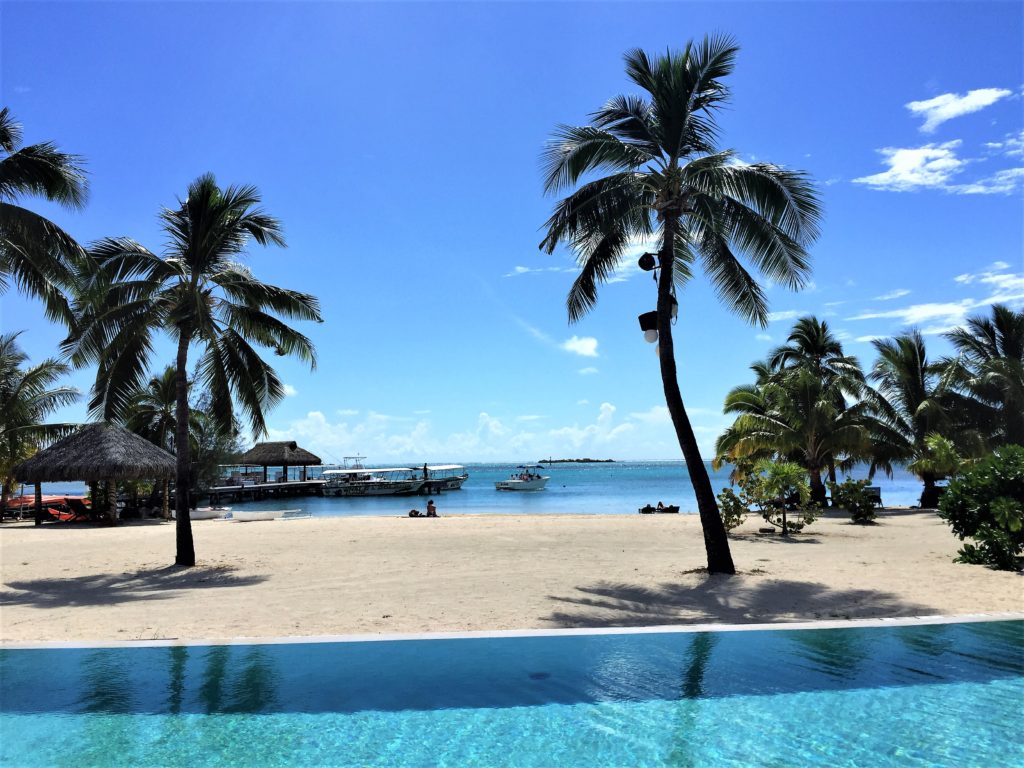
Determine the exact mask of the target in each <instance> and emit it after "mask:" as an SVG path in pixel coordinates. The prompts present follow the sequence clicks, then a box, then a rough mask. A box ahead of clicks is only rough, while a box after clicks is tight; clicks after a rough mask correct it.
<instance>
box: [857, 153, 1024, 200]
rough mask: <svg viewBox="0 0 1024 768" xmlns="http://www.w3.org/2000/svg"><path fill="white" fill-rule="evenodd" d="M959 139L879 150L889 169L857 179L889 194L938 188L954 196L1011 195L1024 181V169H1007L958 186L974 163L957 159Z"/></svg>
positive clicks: (858, 182) (860, 182)
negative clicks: (965, 172) (962, 174)
mask: <svg viewBox="0 0 1024 768" xmlns="http://www.w3.org/2000/svg"><path fill="white" fill-rule="evenodd" d="M961 143H962V142H961V141H960V140H959V139H955V140H953V141H947V142H945V143H943V144H925V145H924V146H923V147H906V148H900V149H897V148H894V147H885V148H884V149H880V150H878V152H879V154H881V155H882V162H883V163H885V164H886V165H888V166H889V167H888V169H887V170H885V171H882V172H881V173H875V174H872V175H870V176H861V177H860V178H856V179H854V180H853V182H854V183H855V184H865V185H867V186H869V187H871V188H872V189H877V190H883V191H888V192H915V191H918V190H922V189H934V190H939V191H942V192H946V193H949V194H954V195H1008V194H1011V193H1012V192H1014V191H1015V190H1016V189H1017V188H1018V187H1020V186H1021V182H1022V181H1024V168H1004V169H1002V170H999V171H996V172H995V173H993V174H991V175H989V176H985V177H983V178H980V179H976V180H974V181H970V182H965V183H954V180H955V178H956V177H957V176H959V175H960V174H961V173H962V172H963V170H964V169H965V168H966V167H967V166H968V165H970V164H971V163H972V162H975V161H973V160H969V159H962V158H960V157H957V153H956V150H957V148H958V147H959V146H960V145H961Z"/></svg>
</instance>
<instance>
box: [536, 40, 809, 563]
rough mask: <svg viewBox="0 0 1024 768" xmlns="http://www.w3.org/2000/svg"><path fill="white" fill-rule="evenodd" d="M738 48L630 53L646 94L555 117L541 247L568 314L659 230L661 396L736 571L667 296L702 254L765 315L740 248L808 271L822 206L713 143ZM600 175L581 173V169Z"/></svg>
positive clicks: (713, 543) (750, 310) (703, 510)
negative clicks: (566, 260)
mask: <svg viewBox="0 0 1024 768" xmlns="http://www.w3.org/2000/svg"><path fill="white" fill-rule="evenodd" d="M737 51H738V48H737V46H736V45H735V44H734V43H733V41H732V40H731V39H729V38H727V37H710V38H708V37H706V38H705V39H704V40H703V41H702V42H701V43H699V44H694V43H692V42H691V43H688V44H687V45H686V48H685V49H684V50H683V51H682V52H668V53H666V54H664V55H662V56H657V57H653V58H652V57H650V56H648V54H646V53H645V52H643V51H640V50H634V51H630V52H629V53H627V54H626V56H625V60H626V74H627V75H628V76H629V78H630V79H631V80H632V81H633V83H635V84H636V85H637V86H638V87H640V88H641V89H642V90H643V91H645V92H646V98H643V97H639V96H616V97H614V98H613V99H612V100H611V101H609V102H608V103H607V104H605V105H604V106H603V107H601V108H600V109H599V110H597V111H596V112H594V113H593V114H592V115H591V117H592V120H591V124H590V125H586V126H564V125H563V126H561V127H559V128H558V129H557V131H556V134H555V139H554V140H553V142H552V143H551V144H550V146H549V147H548V149H547V151H546V153H545V162H546V174H545V181H544V186H545V190H546V191H547V192H548V193H557V192H559V191H561V190H564V189H566V188H570V187H573V186H576V185H579V186H578V187H577V188H576V190H575V191H574V192H572V193H571V194H569V195H568V196H567V197H565V198H564V199H562V200H561V201H559V202H558V203H557V205H556V206H555V210H554V213H553V214H552V215H551V217H550V218H549V219H548V221H547V222H546V224H545V227H546V230H547V233H546V236H545V237H544V240H543V241H542V243H541V248H542V249H543V250H545V251H547V252H548V253H551V252H553V251H554V249H555V248H556V247H557V245H558V244H559V243H565V244H566V245H568V246H569V248H571V249H572V251H573V252H574V253H575V255H576V257H577V260H578V261H579V264H580V274H579V276H578V277H577V278H576V281H575V282H574V284H573V286H572V288H571V290H570V291H569V295H568V298H567V300H566V305H567V309H568V313H569V320H570V322H575V321H577V320H579V319H580V318H581V317H582V316H583V315H585V314H586V313H587V312H588V311H589V310H590V309H592V308H593V306H594V305H595V303H596V302H597V288H598V285H599V284H601V283H604V282H606V281H607V280H608V278H609V277H610V276H611V275H612V273H613V272H614V271H615V269H616V268H617V267H618V266H619V265H620V264H621V262H622V259H623V258H624V257H625V255H626V253H627V251H628V249H629V248H630V247H631V246H632V245H633V244H634V243H635V242H637V241H638V240H639V241H644V242H646V241H649V240H651V239H653V238H655V237H656V238H658V240H659V241H660V244H659V250H658V253H657V264H656V268H657V269H660V275H659V276H658V279H657V286H658V288H657V294H658V297H657V331H658V337H659V358H660V368H661V379H662V385H663V388H664V392H665V401H666V404H667V406H668V410H669V414H670V415H671V418H672V424H673V426H674V428H675V431H676V437H677V439H678V441H679V446H680V448H681V450H682V453H683V457H684V458H685V460H686V466H687V470H688V472H689V476H690V480H691V482H692V483H693V488H694V492H695V495H696V497H697V506H698V509H699V511H700V519H701V525H702V527H703V529H704V542H705V546H706V549H707V554H708V570H709V571H710V572H711V573H735V567H734V566H733V562H732V555H731V554H730V552H729V543H728V539H727V538H726V533H725V527H724V526H723V525H722V520H721V517H720V515H719V513H718V505H717V503H716V501H715V496H714V492H713V491H712V489H711V482H710V480H709V478H708V473H707V468H706V467H705V466H704V462H703V461H702V460H701V456H700V450H699V448H698V446H697V440H696V438H695V437H694V433H693V428H692V426H691V425H690V421H689V419H688V418H687V415H686V409H685V408H684V405H683V399H682V396H681V394H680V391H679V382H678V379H677V374H676V362H675V350H674V346H673V341H672V327H671V326H672V315H673V312H672V307H673V305H674V302H675V301H676V299H675V296H674V294H675V293H676V291H677V289H680V288H682V287H683V286H684V285H685V284H686V283H687V282H688V281H689V280H690V279H691V277H692V276H693V273H694V269H695V267H696V265H697V264H698V262H699V263H700V264H701V265H702V266H703V268H704V270H705V272H706V273H707V275H708V277H709V279H710V280H711V282H712V283H713V285H714V286H715V288H716V290H717V292H718V294H719V296H720V297H721V299H722V300H723V302H724V303H725V304H726V305H727V306H728V307H729V308H730V309H732V310H734V311H736V312H738V313H739V314H741V315H742V316H743V317H745V318H746V319H748V320H750V321H751V322H753V323H756V324H759V325H762V326H763V325H764V324H765V323H766V322H767V318H768V307H767V301H766V298H765V295H764V291H763V290H762V289H761V287H760V286H759V285H758V283H757V282H756V280H755V279H754V277H753V276H751V274H750V273H749V272H748V271H747V269H746V267H745V266H744V265H743V263H741V261H740V259H739V258H737V255H736V254H737V253H738V252H743V253H745V254H746V256H747V258H748V259H749V261H750V263H751V264H752V265H753V266H754V267H755V268H756V269H757V270H759V271H760V272H761V273H762V274H763V275H765V276H767V277H768V278H769V279H771V280H773V281H775V282H778V283H782V284H784V285H786V286H788V287H790V288H793V289H796V288H800V287H801V286H803V285H804V284H805V282H806V280H807V276H808V274H809V271H810V267H809V256H808V253H807V250H806V248H807V246H808V245H809V244H810V243H811V242H812V241H813V240H814V239H815V238H816V237H817V234H818V222H819V218H820V213H821V212H820V208H819V203H818V198H817V196H816V193H815V191H814V188H813V186H812V185H811V183H810V181H809V180H808V178H807V177H806V176H805V175H804V174H802V173H799V172H794V171H789V170H786V169H784V168H781V167H779V166H776V165H771V164H768V163H754V164H746V163H742V162H739V161H738V159H737V157H736V155H735V153H733V152H732V151H731V150H723V149H720V148H719V147H718V135H719V128H718V125H717V122H716V114H717V111H718V110H719V109H720V108H721V107H722V106H723V105H724V103H725V102H726V100H727V99H728V96H729V91H728V88H727V87H726V86H725V84H724V83H723V78H724V77H726V76H727V75H729V74H730V73H731V72H732V69H733V64H734V62H735V58H736V53H737ZM599 173H605V174H607V175H603V176H601V177H600V178H595V179H591V180H587V181H585V182H584V183H580V182H581V179H583V177H585V176H587V177H589V176H590V175H592V174H599Z"/></svg>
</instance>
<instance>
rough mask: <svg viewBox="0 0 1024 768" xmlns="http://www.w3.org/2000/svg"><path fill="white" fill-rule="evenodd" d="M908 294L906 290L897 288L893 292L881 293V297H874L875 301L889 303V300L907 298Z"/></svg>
mask: <svg viewBox="0 0 1024 768" xmlns="http://www.w3.org/2000/svg"><path fill="white" fill-rule="evenodd" d="M909 294H910V291H908V290H907V289H906V288H897V289H896V290H894V291H889V292H888V293H883V294H882V295H881V296H875V301H889V300H891V299H899V298H901V297H903V296H908V295H909Z"/></svg>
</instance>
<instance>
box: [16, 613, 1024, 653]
mask: <svg viewBox="0 0 1024 768" xmlns="http://www.w3.org/2000/svg"><path fill="white" fill-rule="evenodd" d="M1022 620H1024V612H1007V613H974V614H962V615H956V616H942V615H936V616H898V617H890V618H873V619H827V620H822V621H793V622H774V623H764V624H658V625H652V626H643V627H573V628H563V629H558V628H550V629H500V630H474V631H463V632H409V633H387V634H374V635H369V634H349V635H307V636H303V635H285V636H279V637H233V638H219V639H209V638H207V639H203V638H199V639H193V638H157V639H151V640H103V641H78V640H44V641H36V642H8V641H5V640H0V650H34V649H47V648H51V649H60V648H67V649H70V648H159V647H168V646H209V645H286V644H300V643H375V642H388V641H391V642H393V641H401V640H469V639H483V638H514V637H560V636H572V635H633V634H635V635H640V634H667V633H674V634H692V633H697V632H753V631H764V630H773V631H774V630H785V631H796V630H803V629H851V628H864V627H899V626H920V625H929V624H970V623H978V622H985V621H1022Z"/></svg>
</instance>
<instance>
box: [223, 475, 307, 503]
mask: <svg viewBox="0 0 1024 768" xmlns="http://www.w3.org/2000/svg"><path fill="white" fill-rule="evenodd" d="M326 482H327V481H326V480H289V481H288V482H282V483H242V484H241V485H217V486H214V487H213V488H210V504H213V505H216V504H221V503H223V502H226V501H259V500H261V499H270V498H276V497H281V496H323V495H324V484H325V483H326Z"/></svg>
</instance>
